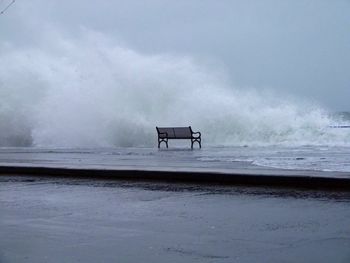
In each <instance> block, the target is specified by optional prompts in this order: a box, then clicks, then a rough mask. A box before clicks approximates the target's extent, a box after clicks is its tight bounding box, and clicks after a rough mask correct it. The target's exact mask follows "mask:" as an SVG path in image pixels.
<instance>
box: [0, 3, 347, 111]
mask: <svg viewBox="0 0 350 263" xmlns="http://www.w3.org/2000/svg"><path fill="white" fill-rule="evenodd" d="M8 2H10V1H9V0H0V5H1V6H2V7H4V6H6V3H8ZM50 27H55V28H58V29H59V30H60V31H62V32H63V33H64V34H67V35H69V36H71V37H76V36H77V35H79V32H80V31H81V30H82V29H84V28H85V29H89V30H94V31H97V32H102V33H104V34H106V35H108V36H111V37H113V38H115V39H118V41H120V42H121V43H123V45H126V46H127V47H129V48H132V49H134V50H136V51H138V52H141V53H144V54H158V53H161V54H163V53H165V54H167V53H170V54H179V55H189V56H192V57H194V58H195V59H198V61H203V63H212V64H213V65H217V66H219V67H222V68H223V69H225V70H226V71H227V72H228V75H229V77H230V79H231V80H232V82H233V83H234V84H235V85H236V86H238V87H240V88H242V89H251V88H253V89H257V90H260V89H267V90H274V91H276V92H278V93H282V94H284V93H285V94H292V95H295V96H298V97H301V98H303V99H309V100H314V101H318V102H319V103H320V104H321V105H324V106H326V107H328V108H330V109H331V110H350V104H349V98H350V74H349V73H350V1H349V0H329V1H323V0H313V1H311V0H291V1H289V0H275V1H272V0H271V1H269V0H264V1H262V0H241V1H234V0H176V1H174V0H143V1H141V0H128V1H117V0H110V1H107V0H105V1H97V0H75V1H68V0H50V1H47V0H31V1H28V0H17V1H16V2H15V3H14V4H13V5H12V6H11V8H9V9H8V10H7V12H6V13H5V14H3V15H1V16H0V32H1V35H0V37H1V39H0V41H1V42H2V43H4V42H9V43H11V44H12V45H18V48H20V47H21V46H26V45H27V46H31V45H32V46H35V45H38V43H39V41H41V40H40V34H41V32H43V31H45V30H48V28H50ZM0 47H1V46H0Z"/></svg>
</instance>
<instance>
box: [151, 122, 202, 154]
mask: <svg viewBox="0 0 350 263" xmlns="http://www.w3.org/2000/svg"><path fill="white" fill-rule="evenodd" d="M156 129H157V133H158V148H160V143H161V142H165V144H166V147H167V148H168V140H169V139H190V140H191V148H192V149H193V144H194V143H195V142H198V144H199V148H202V143H201V133H200V132H193V131H192V128H191V126H188V127H156Z"/></svg>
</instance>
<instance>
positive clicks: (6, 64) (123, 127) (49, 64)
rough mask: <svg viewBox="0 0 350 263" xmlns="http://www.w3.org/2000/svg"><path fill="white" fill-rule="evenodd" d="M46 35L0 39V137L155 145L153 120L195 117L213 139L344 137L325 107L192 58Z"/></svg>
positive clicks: (7, 142)
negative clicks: (27, 43)
mask: <svg viewBox="0 0 350 263" xmlns="http://www.w3.org/2000/svg"><path fill="white" fill-rule="evenodd" d="M49 39H50V41H46V40H45V38H43V40H42V41H44V43H42V45H41V48H40V49H39V48H38V49H35V48H24V47H22V48H19V47H16V48H15V47H11V44H8V43H7V44H6V45H5V43H1V47H2V50H1V52H0V95H1V97H0V123H1V124H0V145H1V146H23V145H26V146H41V147H111V146H152V145H154V141H155V126H157V125H160V126H163V125H165V126H167V125H170V126H187V125H192V126H193V127H194V129H195V130H200V131H201V132H202V134H203V140H204V142H205V143H206V144H211V145H218V144H220V145H271V144H283V145H293V146H295V145H315V144H317V145H344V144H346V145H349V144H350V133H349V131H348V130H345V129H344V130H341V131H340V130H336V129H331V128H329V126H330V125H331V124H332V119H331V118H330V117H329V116H328V115H327V113H326V112H325V111H323V110H322V109H320V108H318V107H315V106H310V105H309V106H306V105H304V104H298V103H292V102H290V101H288V100H286V99H282V98H278V97H276V96H271V94H270V95H269V96H264V95H262V93H258V92H254V91H251V90H250V91H249V92H248V91H244V90H241V89H239V88H237V87H234V86H233V85H231V84H230V81H228V80H227V78H226V77H225V76H223V74H222V73H219V72H218V71H215V70H212V69H208V67H202V66H201V65H199V64H198V63H196V62H195V61H194V60H193V59H191V58H189V57H180V56H172V55H145V54H141V53H139V52H136V51H134V50H132V49H130V48H126V47H123V46H120V45H118V43H117V42H115V41H114V40H113V39H111V38H108V37H106V36H103V35H101V34H97V33H93V32H85V33H84V34H82V36H81V37H77V38H75V39H70V38H67V37H63V36H60V35H59V34H53V35H50V38H49ZM45 41H46V42H45ZM45 44H46V45H45Z"/></svg>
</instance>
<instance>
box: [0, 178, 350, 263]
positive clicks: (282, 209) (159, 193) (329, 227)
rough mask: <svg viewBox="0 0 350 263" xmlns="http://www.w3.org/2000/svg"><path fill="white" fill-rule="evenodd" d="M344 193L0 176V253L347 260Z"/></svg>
mask: <svg viewBox="0 0 350 263" xmlns="http://www.w3.org/2000/svg"><path fill="white" fill-rule="evenodd" d="M349 226H350V193H349V192H346V191H344V192H340V191H337V192H335V191H316V190H308V191H305V190H295V189H286V188H284V189H281V188H262V187H259V188H258V187H243V186H210V185H196V184H179V183H176V184H175V183H172V184H167V183H160V182H158V183H157V182H141V181H140V182H135V181H113V180H91V179H72V178H52V177H32V176H0V236H1V239H0V262H1V263H7V262H36V263H39V262H317V263H320V262H344V263H348V262H350V227H349Z"/></svg>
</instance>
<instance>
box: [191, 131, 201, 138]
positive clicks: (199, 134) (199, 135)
mask: <svg viewBox="0 0 350 263" xmlns="http://www.w3.org/2000/svg"><path fill="white" fill-rule="evenodd" d="M193 134H198V136H196V138H200V137H201V136H202V134H201V133H200V132H192V135H193Z"/></svg>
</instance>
